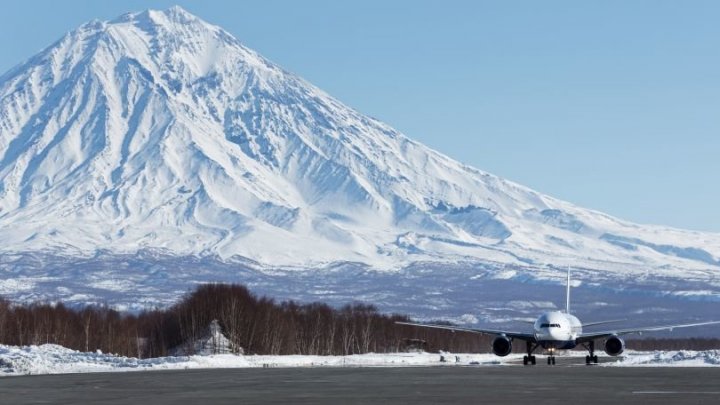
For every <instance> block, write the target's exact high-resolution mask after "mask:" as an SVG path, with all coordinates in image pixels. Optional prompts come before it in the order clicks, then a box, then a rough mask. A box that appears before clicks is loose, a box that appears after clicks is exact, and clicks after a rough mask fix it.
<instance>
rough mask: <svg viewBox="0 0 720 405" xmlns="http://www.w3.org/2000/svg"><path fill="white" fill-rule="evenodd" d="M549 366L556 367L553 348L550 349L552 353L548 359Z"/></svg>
mask: <svg viewBox="0 0 720 405" xmlns="http://www.w3.org/2000/svg"><path fill="white" fill-rule="evenodd" d="M547 363H548V366H554V365H555V349H553V348H552V347H551V348H550V353H549V356H548V359H547Z"/></svg>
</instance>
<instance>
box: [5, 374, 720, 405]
mask: <svg viewBox="0 0 720 405" xmlns="http://www.w3.org/2000/svg"><path fill="white" fill-rule="evenodd" d="M719 382H720V368H681V367H674V368H672V367H666V368H659V367H647V368H625V367H599V366H584V365H567V364H566V365H558V366H554V367H551V366H547V365H537V366H534V367H523V366H444V367H405V368H269V369H257V368H256V369H209V370H184V371H151V372H126V373H97V374H71V375H53V376H23V377H2V378H0V398H2V401H1V402H2V403H3V404H48V403H52V404H80V403H102V404H152V405H164V404H169V405H178V404H240V403H242V404H254V403H275V404H281V403H282V404H346V403H357V404H376V403H383V404H411V403H412V404H438V403H468V404H469V403H520V402H523V403H532V404H557V403H561V402H560V401H563V402H567V403H581V404H583V405H586V404H596V403H597V404H609V403H614V404H633V403H636V404H643V405H647V404H654V403H657V404H667V403H674V404H717V403H720V384H718V383H719Z"/></svg>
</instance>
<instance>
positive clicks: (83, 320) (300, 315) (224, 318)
mask: <svg viewBox="0 0 720 405" xmlns="http://www.w3.org/2000/svg"><path fill="white" fill-rule="evenodd" d="M215 319H217V320H218V321H219V324H220V326H221V328H222V332H223V334H224V335H225V336H226V337H227V338H228V339H229V340H230V341H231V342H232V343H233V344H234V346H235V347H236V348H238V350H239V348H242V350H243V351H244V352H245V353H246V354H311V355H350V354H361V353H368V352H375V353H386V352H399V351H406V350H425V351H429V352H437V351H440V350H444V351H449V352H455V353H478V352H488V351H490V343H491V341H492V338H493V337H492V336H486V335H478V334H472V333H459V332H458V333H453V332H449V331H444V330H439V329H426V328H414V327H408V326H402V325H397V324H395V322H396V321H407V320H408V318H407V317H406V316H402V315H385V314H381V313H379V312H378V310H377V309H376V308H375V307H374V306H372V305H364V304H349V305H345V306H343V307H341V308H333V307H330V306H328V305H326V304H322V303H311V304H300V303H297V302H293V301H285V302H276V301H275V300H273V299H272V298H267V297H258V296H256V295H255V294H253V293H251V292H250V291H249V290H248V289H247V288H246V287H244V286H241V285H226V284H206V285H202V286H200V287H198V288H197V289H196V290H195V291H194V292H192V293H189V294H188V295H186V296H185V297H183V299H182V300H181V301H180V302H179V303H177V304H176V305H174V306H172V307H170V308H168V309H165V310H155V311H146V312H142V313H139V314H128V313H121V312H118V311H116V310H114V309H112V308H109V307H106V306H91V307H85V308H69V307H67V306H65V305H63V304H53V305H50V304H32V305H12V304H11V303H10V302H8V301H7V300H3V299H1V298H0V344H6V345H15V346H24V345H40V344H46V343H53V344H58V345H61V346H64V347H67V348H71V349H75V350H81V351H95V350H101V351H103V352H105V353H115V354H119V355H124V356H132V357H140V358H145V357H159V356H167V355H173V354H175V351H174V349H176V348H179V347H181V346H183V345H185V349H187V345H186V343H189V342H195V341H197V340H198V339H200V338H201V337H203V336H205V335H206V334H207V332H208V326H209V325H210V323H211V322H212V321H213V320H215ZM524 347H525V345H524V344H522V342H516V344H515V345H514V347H513V351H514V352H522V351H523V350H524ZM627 347H628V348H629V349H636V350H680V349H687V350H708V349H718V348H720V339H698V338H683V339H653V338H643V339H633V340H628V341H627Z"/></svg>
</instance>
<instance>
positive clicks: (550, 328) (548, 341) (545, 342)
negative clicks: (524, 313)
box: [533, 311, 582, 349]
mask: <svg viewBox="0 0 720 405" xmlns="http://www.w3.org/2000/svg"><path fill="white" fill-rule="evenodd" d="M533 330H534V333H535V339H536V340H537V342H538V344H540V346H542V347H543V348H545V349H572V348H574V347H575V346H576V345H577V343H576V341H575V340H576V339H577V337H578V335H580V334H581V333H582V323H580V320H579V319H578V318H577V317H575V316H573V315H570V314H567V313H565V312H560V311H551V312H545V313H544V314H542V315H540V317H539V318H538V319H537V321H535V325H534V326H533Z"/></svg>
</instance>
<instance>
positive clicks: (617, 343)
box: [605, 336, 625, 356]
mask: <svg viewBox="0 0 720 405" xmlns="http://www.w3.org/2000/svg"><path fill="white" fill-rule="evenodd" d="M624 351H625V341H624V340H622V339H620V338H619V337H617V336H610V337H609V338H608V340H606V341H605V353H607V354H608V355H610V356H618V355H620V354H622V352H624Z"/></svg>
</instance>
